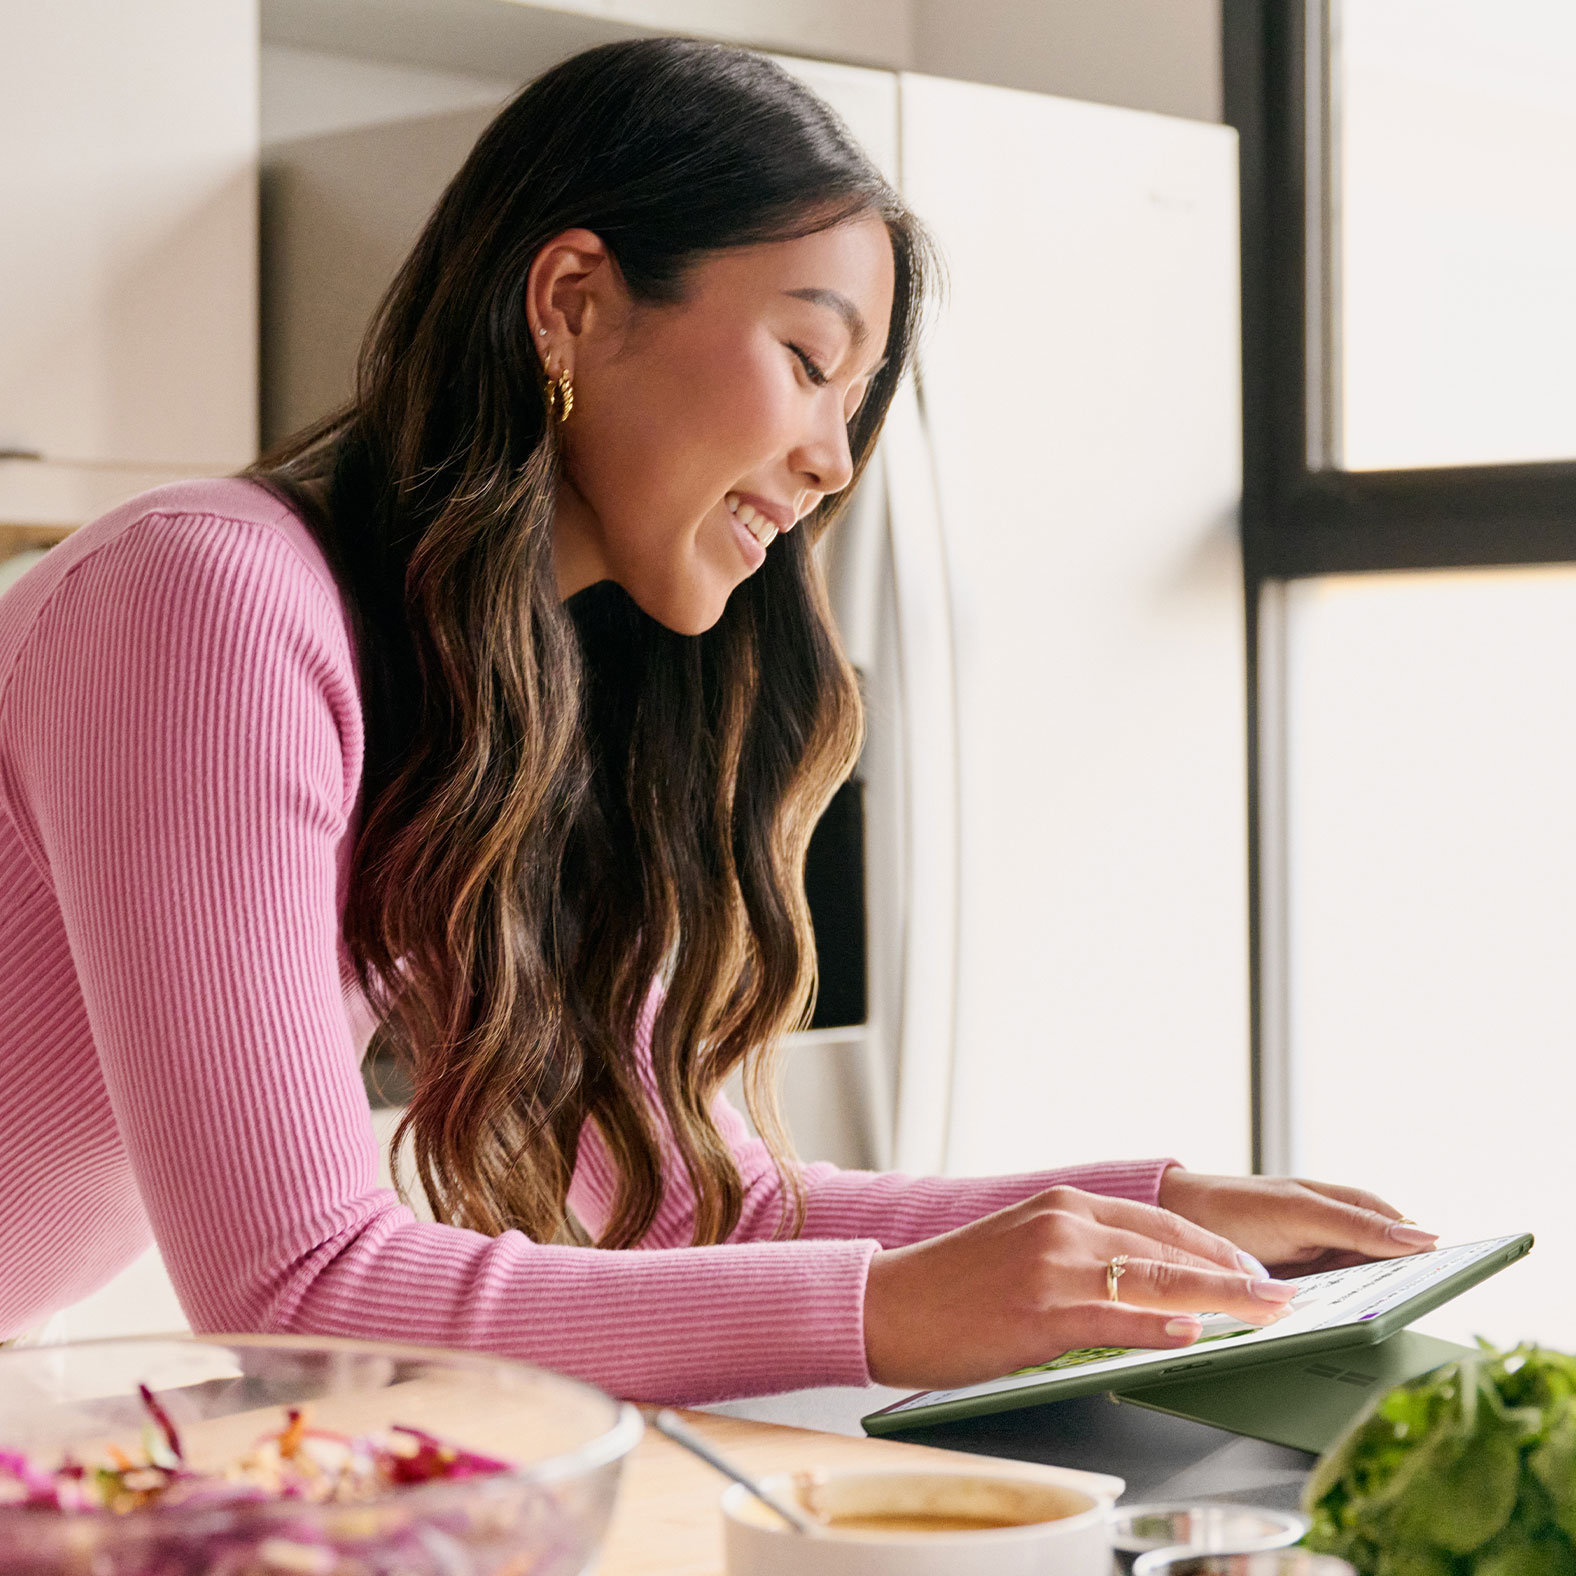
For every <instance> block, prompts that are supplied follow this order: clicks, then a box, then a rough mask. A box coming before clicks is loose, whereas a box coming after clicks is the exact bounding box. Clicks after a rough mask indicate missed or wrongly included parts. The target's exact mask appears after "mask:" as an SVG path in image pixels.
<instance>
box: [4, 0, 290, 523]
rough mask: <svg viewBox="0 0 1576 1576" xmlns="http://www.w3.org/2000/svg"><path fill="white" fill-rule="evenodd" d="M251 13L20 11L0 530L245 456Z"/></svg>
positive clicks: (13, 38) (248, 8)
mask: <svg viewBox="0 0 1576 1576" xmlns="http://www.w3.org/2000/svg"><path fill="white" fill-rule="evenodd" d="M258 48H259V19H258V8H257V3H256V0H159V3H158V4H156V5H135V6H130V5H125V4H123V3H121V0H60V3H58V4H54V5H48V6H14V7H11V8H9V10H8V16H7V22H6V47H5V50H4V51H3V55H0V147H4V148H5V149H6V158H5V160H4V163H3V164H0V213H3V214H4V215H5V221H4V231H3V237H0V258H3V261H0V271H3V275H4V288H3V289H0V452H4V453H5V454H6V455H7V456H8V457H6V458H3V459H0V523H4V524H5V525H7V526H30V527H40V526H44V527H47V526H69V525H72V524H79V523H81V521H82V520H84V519H87V518H90V517H91V516H92V515H93V514H95V513H97V512H98V511H99V510H101V509H102V508H105V507H108V506H109V505H110V504H111V503H113V502H114V501H116V499H117V498H119V497H122V496H125V495H126V494H128V493H130V492H135V491H137V490H138V489H139V488H141V487H146V486H151V485H154V484H155V483H157V482H159V481H162V480H164V479H166V478H169V477H173V476H181V475H192V474H197V473H203V472H215V471H218V472H223V471H227V470H233V469H235V468H236V467H238V466H241V465H244V464H245V463H246V462H247V461H248V460H250V459H251V458H252V456H253V454H254V453H255V448H256V442H257V145H258V85H257V79H258V72H257V57H258Z"/></svg>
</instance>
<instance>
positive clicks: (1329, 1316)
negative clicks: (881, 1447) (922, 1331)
mask: <svg viewBox="0 0 1576 1576" xmlns="http://www.w3.org/2000/svg"><path fill="white" fill-rule="evenodd" d="M1518 1240H1519V1239H1518V1238H1517V1237H1513V1236H1512V1237H1492V1238H1490V1239H1489V1240H1487V1241H1485V1242H1468V1243H1464V1244H1462V1245H1461V1246H1459V1247H1453V1248H1435V1249H1432V1250H1430V1251H1429V1252H1427V1253H1416V1254H1412V1255H1410V1256H1409V1257H1407V1258H1402V1259H1380V1260H1378V1261H1377V1262H1375V1263H1373V1264H1354V1265H1352V1266H1350V1267H1349V1268H1347V1269H1341V1270H1325V1271H1324V1272H1323V1273H1321V1274H1318V1275H1303V1276H1298V1277H1295V1278H1293V1282H1292V1283H1293V1284H1294V1285H1295V1286H1297V1287H1298V1292H1297V1295H1296V1297H1294V1298H1293V1299H1292V1302H1291V1304H1290V1307H1291V1312H1290V1313H1288V1314H1287V1315H1286V1316H1285V1317H1284V1318H1283V1319H1279V1320H1277V1321H1276V1322H1275V1323H1274V1324H1273V1325H1271V1326H1270V1327H1269V1328H1268V1329H1261V1328H1260V1327H1259V1326H1258V1325H1254V1324H1243V1323H1242V1322H1241V1320H1239V1319H1234V1318H1232V1317H1231V1316H1230V1315H1228V1314H1223V1313H1206V1314H1204V1315H1203V1324H1204V1333H1203V1334H1202V1335H1200V1336H1199V1338H1198V1339H1197V1340H1196V1341H1194V1342H1193V1343H1192V1345H1190V1346H1170V1347H1165V1348H1163V1349H1157V1348H1154V1347H1147V1346H1140V1347H1133V1346H1128V1347H1123V1346H1092V1347H1086V1348H1084V1349H1083V1350H1081V1351H1074V1352H1063V1353H1062V1355H1061V1356H1060V1357H1056V1358H1053V1359H1052V1360H1051V1361H1050V1362H1048V1363H1040V1364H1038V1365H1037V1366H1035V1367H1033V1368H1020V1369H1019V1370H1018V1371H1017V1372H1016V1373H1011V1374H1007V1375H1006V1376H1005V1377H1004V1378H1001V1379H991V1380H988V1381H987V1382H986V1383H984V1384H973V1385H965V1386H963V1387H962V1388H961V1389H957V1390H926V1391H923V1392H922V1393H921V1394H919V1395H914V1396H910V1397H909V1398H908V1399H907V1400H906V1401H899V1402H897V1403H896V1404H895V1405H893V1406H889V1407H887V1408H885V1409H884V1414H883V1415H886V1416H891V1415H892V1414H894V1413H897V1412H908V1411H918V1410H920V1409H922V1408H925V1407H933V1406H943V1405H945V1404H947V1403H948V1402H951V1401H965V1400H972V1399H973V1398H974V1397H976V1396H989V1395H1003V1394H1006V1393H1009V1392H1011V1391H1013V1390H1019V1389H1024V1388H1027V1387H1029V1386H1032V1385H1040V1386H1043V1385H1045V1384H1046V1383H1047V1381H1054V1380H1055V1378H1056V1376H1057V1375H1058V1374H1064V1373H1071V1372H1073V1371H1075V1370H1076V1372H1077V1373H1078V1376H1079V1378H1080V1379H1084V1378H1088V1377H1092V1376H1096V1375H1102V1376H1103V1375H1106V1374H1127V1373H1130V1372H1131V1371H1133V1370H1135V1369H1142V1368H1148V1367H1152V1366H1153V1367H1160V1366H1164V1365H1165V1364H1167V1363H1175V1362H1176V1361H1177V1359H1178V1357H1179V1356H1185V1355H1186V1354H1188V1353H1192V1352H1197V1351H1201V1350H1203V1349H1205V1348H1207V1347H1209V1346H1211V1345H1213V1344H1217V1343H1218V1344H1219V1345H1220V1346H1222V1347H1224V1346H1225V1345H1228V1344H1229V1345H1231V1346H1233V1347H1236V1346H1260V1345H1267V1344H1270V1343H1272V1342H1275V1341H1284V1340H1285V1339H1286V1338H1287V1337H1288V1336H1292V1335H1305V1334H1307V1333H1308V1332H1309V1331H1311V1330H1330V1329H1335V1328H1336V1327H1338V1326H1340V1325H1360V1324H1365V1323H1367V1322H1368V1321H1369V1320H1371V1319H1377V1318H1378V1317H1379V1316H1380V1314H1382V1313H1388V1312H1389V1311H1390V1310H1391V1309H1392V1308H1395V1307H1398V1306H1400V1305H1401V1304H1402V1303H1406V1302H1410V1301H1412V1300H1413V1299H1414V1298H1417V1297H1420V1296H1422V1295H1424V1294H1425V1293H1426V1292H1428V1291H1429V1289H1430V1288H1432V1287H1434V1286H1436V1285H1438V1284H1439V1282H1441V1281H1443V1280H1448V1279H1449V1278H1450V1277H1451V1276H1452V1275H1457V1274H1459V1273H1460V1272H1461V1271H1462V1270H1463V1269H1465V1268H1466V1267H1467V1266H1468V1265H1470V1264H1472V1263H1474V1262H1475V1261H1477V1260H1479V1259H1484V1258H1491V1257H1492V1256H1493V1255H1494V1254H1496V1253H1499V1252H1501V1251H1502V1250H1503V1249H1505V1248H1507V1247H1509V1246H1510V1245H1511V1244H1512V1243H1514V1242H1516V1241H1518ZM1100 1388H1104V1387H1103V1386H1102V1387H1100ZM1047 1399H1050V1398H1049V1397H1047Z"/></svg>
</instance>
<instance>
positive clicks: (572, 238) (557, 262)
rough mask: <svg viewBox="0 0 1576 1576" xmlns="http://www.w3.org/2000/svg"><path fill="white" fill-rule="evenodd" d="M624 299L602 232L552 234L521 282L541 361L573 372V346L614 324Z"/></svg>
mask: <svg viewBox="0 0 1576 1576" xmlns="http://www.w3.org/2000/svg"><path fill="white" fill-rule="evenodd" d="M627 300H628V292H627V290H626V289H625V287H624V281H623V279H622V278H621V277H620V275H619V270H618V264H617V263H615V262H614V260H613V254H612V253H611V252H610V251H609V250H608V248H607V244H606V242H604V241H603V239H602V237H601V236H599V235H598V234H597V233H596V232H595V231H594V230H584V229H575V230H565V231H563V232H562V233H561V234H559V235H555V236H554V237H553V238H552V240H550V241H548V242H547V243H546V245H544V246H543V247H542V249H541V250H540V251H539V252H538V253H537V254H536V256H535V258H533V259H532V262H531V268H530V272H529V273H528V274H527V275H526V281H525V301H526V319H527V321H528V322H529V323H530V325H531V338H532V340H533V341H534V342H535V344H536V348H537V353H538V355H539V356H540V357H541V359H542V362H543V365H544V366H545V365H546V364H547V363H548V362H549V361H550V362H551V363H552V365H553V368H554V370H555V371H558V370H562V369H564V368H566V367H567V368H568V369H569V371H570V372H573V371H574V364H575V357H576V352H577V349H578V350H581V351H583V350H584V349H585V347H586V345H587V343H588V342H589V341H590V340H592V339H594V338H600V337H601V336H603V335H605V334H607V333H608V332H609V331H611V330H613V329H615V328H616V326H617V325H618V324H619V323H620V322H621V321H622V319H623V317H624V309H625V304H626V302H627ZM544 330H545V332H544Z"/></svg>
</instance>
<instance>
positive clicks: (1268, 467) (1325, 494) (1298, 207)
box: [1221, 0, 1576, 585]
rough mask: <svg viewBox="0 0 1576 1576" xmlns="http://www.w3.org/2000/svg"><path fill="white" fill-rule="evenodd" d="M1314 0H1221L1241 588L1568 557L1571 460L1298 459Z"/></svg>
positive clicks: (1573, 494) (1318, 24) (1573, 516)
mask: <svg viewBox="0 0 1576 1576" xmlns="http://www.w3.org/2000/svg"><path fill="white" fill-rule="evenodd" d="M1327 3H1328V0H1222V8H1221V18H1222V25H1223V34H1224V37H1223V45H1224V48H1223V61H1222V63H1223V83H1224V111H1225V120H1226V123H1227V124H1228V125H1230V126H1232V127H1234V128H1235V129H1236V131H1237V134H1238V138H1239V143H1240V153H1241V179H1242V193H1241V195H1242V370H1243V500H1242V537H1243V551H1244V557H1245V559H1246V562H1247V564H1248V569H1249V582H1250V585H1251V584H1252V583H1253V582H1254V580H1255V579H1256V580H1259V581H1262V580H1271V579H1282V580H1283V579H1295V578H1297V577H1300V576H1309V575H1322V574H1338V573H1349V572H1362V571H1365V570H1381V569H1446V568H1461V567H1487V566H1493V565H1507V564H1547V563H1571V562H1576V457H1573V458H1572V459H1571V460H1568V461H1566V460H1559V461H1546V462H1539V463H1536V464H1506V465H1470V466H1438V467H1428V468H1420V469H1409V470H1376V471H1341V470H1337V469H1333V468H1326V467H1325V466H1323V465H1314V464H1312V463H1310V458H1309V448H1310V445H1309V441H1308V436H1307V435H1308V433H1309V430H1310V425H1317V424H1319V423H1320V422H1322V421H1323V420H1324V419H1325V416H1324V413H1323V412H1322V411H1321V410H1319V409H1315V408H1313V407H1314V405H1315V402H1314V400H1312V399H1311V398H1310V394H1309V390H1310V385H1311V384H1312V383H1313V382H1314V381H1315V375H1316V374H1318V373H1319V371H1320V368H1319V366H1318V365H1317V358H1318V355H1319V350H1318V346H1317V343H1316V341H1317V340H1318V339H1319V338H1320V337H1322V336H1321V335H1320V333H1319V332H1318V328H1319V324H1320V321H1321V318H1322V315H1323V314H1322V313H1319V314H1318V315H1312V314H1310V305H1313V306H1314V307H1315V308H1317V307H1318V306H1319V305H1320V303H1318V302H1311V301H1310V297H1311V296H1312V295H1313V294H1314V292H1315V291H1316V290H1317V289H1318V288H1319V285H1320V282H1321V281H1322V279H1323V277H1324V267H1323V258H1322V250H1321V251H1320V252H1317V253H1315V254H1313V255H1310V243H1311V245H1312V247H1313V248H1319V249H1322V236H1321V235H1320V234H1319V233H1312V234H1310V225H1309V223H1308V210H1309V203H1308V197H1309V194H1310V190H1311V191H1313V192H1314V193H1315V194H1316V195H1318V197H1319V198H1320V208H1321V210H1322V206H1323V180H1324V168H1325V165H1326V162H1327V160H1326V151H1327V147H1328V135H1327V133H1326V131H1325V130H1324V127H1323V100H1324V91H1323V89H1324V83H1325V80H1326V74H1325V69H1324V50H1323V34H1324V17H1325V15H1326V13H1327ZM1310 43H1311V44H1312V48H1311V49H1310V47H1309V46H1310ZM1310 84H1311V85H1312V87H1313V89H1314V91H1313V93H1310V91H1309V88H1310ZM1310 99H1312V100H1313V102H1312V103H1310ZM1310 111H1311V112H1312V113H1310ZM1315 115H1317V116H1318V119H1317V121H1316V120H1315V119H1314V116H1315ZM1310 128H1312V135H1310V134H1309V133H1310ZM1310 417H1312V418H1313V422H1312V423H1310Z"/></svg>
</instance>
